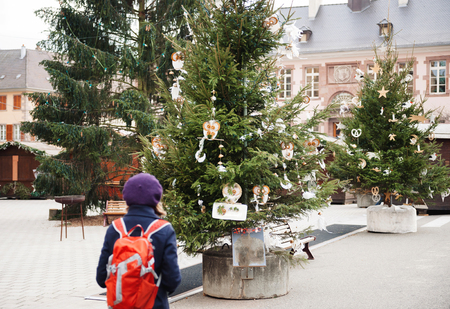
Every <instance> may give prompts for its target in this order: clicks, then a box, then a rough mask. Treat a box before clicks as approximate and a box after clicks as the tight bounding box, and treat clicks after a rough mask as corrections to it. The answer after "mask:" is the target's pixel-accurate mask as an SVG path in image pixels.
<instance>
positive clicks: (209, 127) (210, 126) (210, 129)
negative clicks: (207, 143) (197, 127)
mask: <svg viewBox="0 0 450 309" xmlns="http://www.w3.org/2000/svg"><path fill="white" fill-rule="evenodd" d="M219 130H220V123H218V122H217V121H216V120H209V121H205V122H204V123H203V136H204V137H205V138H206V139H207V140H213V139H215V138H216V136H217V133H218V132H219Z"/></svg>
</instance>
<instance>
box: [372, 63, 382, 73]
mask: <svg viewBox="0 0 450 309" xmlns="http://www.w3.org/2000/svg"><path fill="white" fill-rule="evenodd" d="M380 69H381V68H380V66H379V65H378V63H376V62H375V65H374V66H373V68H372V72H373V73H375V74H378V72H379V71H380Z"/></svg>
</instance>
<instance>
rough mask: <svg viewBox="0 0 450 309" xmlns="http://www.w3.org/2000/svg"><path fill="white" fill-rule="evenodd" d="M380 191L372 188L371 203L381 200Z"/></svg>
mask: <svg viewBox="0 0 450 309" xmlns="http://www.w3.org/2000/svg"><path fill="white" fill-rule="evenodd" d="M379 193H380V189H379V188H378V187H372V201H373V202H374V203H378V202H379V201H380V200H381V196H380V194H379Z"/></svg>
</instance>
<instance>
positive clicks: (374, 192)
mask: <svg viewBox="0 0 450 309" xmlns="http://www.w3.org/2000/svg"><path fill="white" fill-rule="evenodd" d="M378 193H380V188H378V187H372V194H373V195H377V194H378Z"/></svg>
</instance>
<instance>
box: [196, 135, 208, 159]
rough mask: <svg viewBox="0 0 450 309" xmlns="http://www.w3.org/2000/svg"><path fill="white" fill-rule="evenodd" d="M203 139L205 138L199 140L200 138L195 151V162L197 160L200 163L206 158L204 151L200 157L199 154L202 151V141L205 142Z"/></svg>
mask: <svg viewBox="0 0 450 309" xmlns="http://www.w3.org/2000/svg"><path fill="white" fill-rule="evenodd" d="M205 139H206V138H204V137H203V138H202V139H201V140H200V143H199V148H200V149H199V150H198V151H197V152H196V153H195V159H196V160H197V162H199V163H202V162H203V161H205V159H206V153H204V154H203V156H201V157H200V154H201V153H202V151H203V145H204V143H205Z"/></svg>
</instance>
